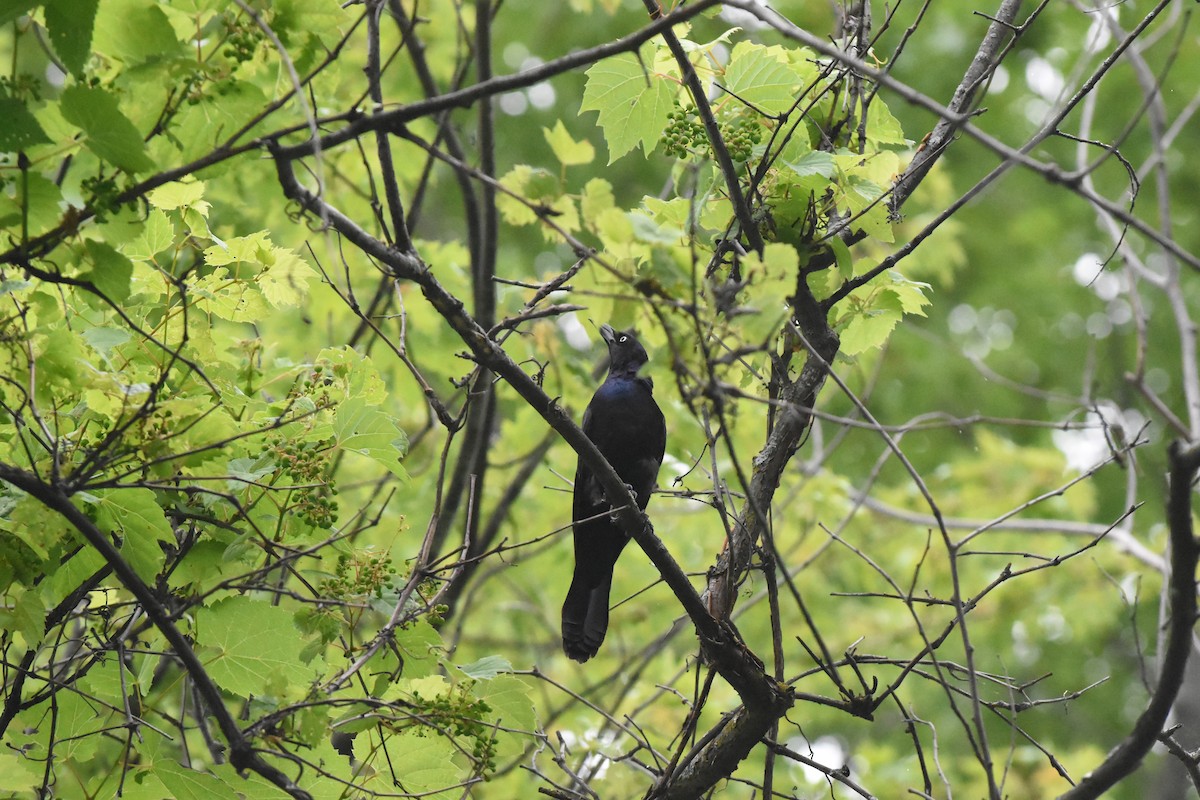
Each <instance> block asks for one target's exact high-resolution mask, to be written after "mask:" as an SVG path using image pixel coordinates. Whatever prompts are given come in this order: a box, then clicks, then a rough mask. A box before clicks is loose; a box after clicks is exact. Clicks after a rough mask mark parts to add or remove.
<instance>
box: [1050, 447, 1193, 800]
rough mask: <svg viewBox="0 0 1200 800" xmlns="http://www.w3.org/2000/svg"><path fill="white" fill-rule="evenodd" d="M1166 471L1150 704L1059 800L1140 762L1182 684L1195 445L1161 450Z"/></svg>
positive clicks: (1096, 790)
mask: <svg viewBox="0 0 1200 800" xmlns="http://www.w3.org/2000/svg"><path fill="white" fill-rule="evenodd" d="M1167 457H1168V459H1169V461H1170V473H1169V481H1170V486H1168V495H1167V528H1168V530H1169V532H1170V537H1171V574H1170V577H1169V579H1168V580H1169V581H1170V582H1169V584H1168V588H1167V597H1168V598H1169V600H1170V604H1171V607H1170V620H1169V621H1168V623H1167V630H1166V646H1165V647H1164V649H1163V652H1162V655H1161V656H1160V663H1161V667H1160V670H1159V674H1158V685H1157V686H1155V688H1154V694H1152V695H1151V696H1150V702H1149V703H1147V704H1146V708H1145V710H1144V711H1142V713H1141V716H1139V717H1138V719H1137V722H1136V723H1134V726H1133V729H1132V730H1131V731H1130V732H1129V735H1128V736H1126V737H1125V740H1124V741H1122V742H1121V743H1120V744H1119V745H1117V746H1116V747H1115V748H1114V749H1113V751H1112V752H1111V753H1109V754H1108V757H1107V758H1106V759H1105V760H1104V762H1103V763H1102V764H1101V765H1100V766H1098V767H1097V768H1096V769H1094V770H1093V771H1092V772H1090V773H1088V774H1087V775H1085V776H1084V777H1083V780H1081V781H1080V782H1079V785H1078V786H1076V787H1074V788H1073V789H1071V790H1070V791H1069V792H1066V793H1064V794H1063V795H1061V796H1060V798H1059V800H1092V798H1096V797H1100V796H1101V795H1102V794H1104V793H1105V792H1106V791H1108V790H1109V789H1111V788H1112V787H1113V786H1114V785H1116V783H1117V782H1118V781H1120V780H1121V779H1122V778H1124V777H1125V776H1127V775H1129V774H1131V773H1132V772H1133V771H1134V770H1136V769H1137V768H1138V766H1139V765H1140V764H1141V763H1142V759H1143V758H1145V757H1146V754H1147V753H1149V752H1150V748H1152V747H1153V746H1154V744H1155V742H1157V741H1158V737H1159V736H1160V735H1161V734H1162V732H1163V726H1164V725H1165V724H1166V721H1167V716H1168V714H1170V712H1171V707H1172V706H1173V705H1174V704H1175V698H1176V697H1177V696H1178V695H1179V688H1180V687H1181V686H1182V685H1183V675H1184V671H1185V670H1186V669H1187V662H1188V656H1189V655H1190V654H1191V650H1192V629H1193V628H1194V627H1195V625H1196V563H1197V556H1198V555H1200V546H1197V542H1196V536H1195V533H1194V532H1193V530H1192V496H1193V490H1192V483H1193V482H1194V481H1195V480H1196V473H1197V472H1198V471H1200V444H1190V445H1184V444H1182V443H1180V442H1178V441H1176V442H1172V443H1171V446H1170V447H1169V448H1168V449H1167Z"/></svg>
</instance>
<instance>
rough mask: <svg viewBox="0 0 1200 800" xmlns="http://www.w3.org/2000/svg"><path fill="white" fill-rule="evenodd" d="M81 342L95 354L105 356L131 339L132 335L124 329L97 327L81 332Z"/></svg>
mask: <svg viewBox="0 0 1200 800" xmlns="http://www.w3.org/2000/svg"><path fill="white" fill-rule="evenodd" d="M82 335H83V340H84V341H85V342H87V343H88V345H89V346H91V348H92V349H93V350H95V351H96V352H97V353H100V354H101V355H105V356H107V355H108V353H109V351H111V350H112V349H113V348H114V347H119V346H121V345H123V344H125V343H126V342H128V341H129V340H130V339H131V338H133V336H132V334H130V332H129V331H128V329H126V328H117V327H111V326H98V327H95V328H88V329H87V330H86V331H84V332H83V334H82Z"/></svg>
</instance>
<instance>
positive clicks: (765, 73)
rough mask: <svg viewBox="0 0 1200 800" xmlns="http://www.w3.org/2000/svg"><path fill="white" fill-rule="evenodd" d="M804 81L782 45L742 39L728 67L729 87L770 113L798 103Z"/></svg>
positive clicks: (751, 103) (743, 98) (727, 82)
mask: <svg viewBox="0 0 1200 800" xmlns="http://www.w3.org/2000/svg"><path fill="white" fill-rule="evenodd" d="M804 83H805V81H804V79H803V78H802V76H801V75H800V73H799V72H798V71H797V69H796V68H795V67H794V66H793V65H792V64H791V63H790V61H789V60H788V54H787V51H786V50H784V49H783V48H782V47H779V46H778V45H775V46H772V47H764V46H763V45H761V44H754V43H752V42H738V44H737V45H736V46H735V47H734V48H733V53H731V54H730V57H729V65H728V66H727V67H725V82H724V86H725V88H726V89H728V90H729V91H730V93H732V94H733V95H734V96H735V97H737V98H739V99H740V100H744V101H745V102H747V103H749V104H750V105H752V106H754V107H755V108H757V109H760V110H762V111H765V112H766V113H768V114H779V113H782V112H784V111H787V110H788V109H790V108H791V107H792V106H793V105H795V103H796V95H797V93H798V92H799V91H800V89H801V88H803V84H804Z"/></svg>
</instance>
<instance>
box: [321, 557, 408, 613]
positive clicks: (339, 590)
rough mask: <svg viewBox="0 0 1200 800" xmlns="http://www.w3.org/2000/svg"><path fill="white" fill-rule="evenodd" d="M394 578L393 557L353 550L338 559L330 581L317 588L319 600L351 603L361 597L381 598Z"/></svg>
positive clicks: (324, 581) (326, 580)
mask: <svg viewBox="0 0 1200 800" xmlns="http://www.w3.org/2000/svg"><path fill="white" fill-rule="evenodd" d="M395 575H396V568H395V567H393V566H392V557H391V555H389V554H388V553H381V552H378V551H376V550H372V549H367V550H355V551H354V552H353V553H342V554H341V555H339V556H338V560H337V566H336V567H334V571H333V577H332V578H327V579H325V580H323V581H321V583H320V585H319V586H318V587H317V589H318V591H319V592H320V593H321V596H322V597H336V598H339V599H341V600H350V599H353V598H356V597H358V598H361V597H376V598H379V597H383V592H384V590H385V589H387V588H388V587H389V586H390V585H391V582H392V578H393V577H394V576H395Z"/></svg>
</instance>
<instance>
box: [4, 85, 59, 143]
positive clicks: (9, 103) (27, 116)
mask: <svg viewBox="0 0 1200 800" xmlns="http://www.w3.org/2000/svg"><path fill="white" fill-rule="evenodd" d="M0 119H2V120H4V125H2V126H0V153H15V152H17V151H18V150H28V149H29V148H30V147H33V146H34V145H37V144H44V143H45V142H48V141H50V137H49V136H47V135H46V132H45V131H44V130H42V126H41V125H39V124H38V121H37V118H36V117H34V116H33V114H31V113H29V109H28V108H26V106H25V104H24V103H22V102H21V101H20V100H18V99H16V98H15V97H0Z"/></svg>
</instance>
